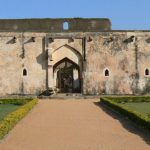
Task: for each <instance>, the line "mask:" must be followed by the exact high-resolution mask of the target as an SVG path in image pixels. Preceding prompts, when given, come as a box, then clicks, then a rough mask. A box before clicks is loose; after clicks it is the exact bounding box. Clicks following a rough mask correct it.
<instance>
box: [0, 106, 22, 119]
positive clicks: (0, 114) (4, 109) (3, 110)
mask: <svg viewBox="0 0 150 150" xmlns="http://www.w3.org/2000/svg"><path fill="white" fill-rule="evenodd" d="M19 107H21V106H20V105H14V104H0V121H1V120H3V119H4V118H5V117H6V116H7V115H8V114H10V113H11V112H13V111H15V110H17V109H18V108H19Z"/></svg>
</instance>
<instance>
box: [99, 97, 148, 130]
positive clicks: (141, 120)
mask: <svg viewBox="0 0 150 150" xmlns="http://www.w3.org/2000/svg"><path fill="white" fill-rule="evenodd" d="M100 100H101V102H102V103H104V104H106V105H108V106H109V107H111V108H112V109H114V110H116V111H117V112H119V113H120V114H122V115H124V116H127V117H128V118H129V119H131V120H132V121H133V122H134V123H136V124H137V125H140V126H141V127H142V128H145V129H148V130H149V131H150V118H148V117H146V116H143V115H142V114H141V113H139V112H137V111H135V110H131V109H129V108H127V107H125V106H121V105H119V104H118V103H116V102H114V101H113V100H111V98H110V99H109V98H104V97H103V98H100Z"/></svg>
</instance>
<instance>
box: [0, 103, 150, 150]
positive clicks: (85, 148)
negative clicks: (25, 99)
mask: <svg viewBox="0 0 150 150" xmlns="http://www.w3.org/2000/svg"><path fill="white" fill-rule="evenodd" d="M146 140H148V137H147V136H145V135H143V134H142V133H140V132H139V131H137V130H136V129H135V128H134V127H132V126H131V124H130V123H128V121H126V120H124V119H122V118H121V117H119V118H118V115H117V116H116V115H114V114H113V113H111V111H106V110H105V109H103V107H101V106H99V105H98V100H41V101H40V102H39V104H38V105H37V106H36V107H35V108H34V109H33V110H32V111H31V112H30V113H29V114H28V115H27V116H26V117H25V118H24V119H23V120H21V121H20V122H19V123H18V124H17V125H16V127H15V128H14V129H13V130H12V131H11V132H10V134H9V135H8V136H7V137H6V138H5V139H4V140H2V141H1V142H0V150H150V145H149V144H148V141H147V142H146Z"/></svg>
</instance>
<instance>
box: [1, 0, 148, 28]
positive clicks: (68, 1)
mask: <svg viewBox="0 0 150 150" xmlns="http://www.w3.org/2000/svg"><path fill="white" fill-rule="evenodd" d="M73 17H84V18H110V19H111V22H112V28H113V29H117V30H119V29H137V30H150V0H0V18H1V19H4V18H11V19H12V18H73Z"/></svg>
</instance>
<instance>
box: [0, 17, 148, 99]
mask: <svg viewBox="0 0 150 150" xmlns="http://www.w3.org/2000/svg"><path fill="white" fill-rule="evenodd" d="M48 90H53V92H54V93H81V94H87V95H99V94H106V95H107V94H116V95H121V94H123V95H124V94H150V31H126V30H121V31H119V30H118V31H116V30H111V22H110V20H109V19H98V18H91V19H82V18H73V19H71V18H70V19H67V18H66V19H12V20H7V19H4V20H0V95H1V96H4V95H20V94H29V95H30V94H33V95H39V94H41V93H43V92H44V91H48Z"/></svg>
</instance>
